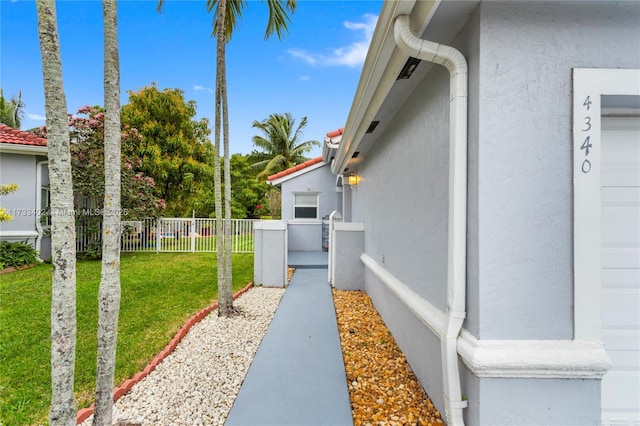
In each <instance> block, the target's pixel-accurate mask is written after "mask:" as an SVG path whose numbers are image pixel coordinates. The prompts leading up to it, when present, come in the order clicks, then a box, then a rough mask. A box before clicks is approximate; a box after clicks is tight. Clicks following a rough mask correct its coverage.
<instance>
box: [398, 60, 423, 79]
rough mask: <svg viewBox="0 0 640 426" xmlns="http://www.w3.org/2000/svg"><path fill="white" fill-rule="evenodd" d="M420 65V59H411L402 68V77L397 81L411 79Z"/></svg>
mask: <svg viewBox="0 0 640 426" xmlns="http://www.w3.org/2000/svg"><path fill="white" fill-rule="evenodd" d="M418 64H420V59H417V58H413V57H411V56H410V57H409V59H407V62H406V63H405V64H404V67H402V71H400V75H399V76H398V78H397V79H396V80H406V79H408V78H409V77H411V74H413V72H414V71H415V70H416V68H418Z"/></svg>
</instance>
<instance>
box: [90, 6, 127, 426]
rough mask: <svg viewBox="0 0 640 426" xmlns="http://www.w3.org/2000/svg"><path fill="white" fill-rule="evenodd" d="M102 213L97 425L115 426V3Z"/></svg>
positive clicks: (108, 16)
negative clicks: (113, 424) (113, 418)
mask: <svg viewBox="0 0 640 426" xmlns="http://www.w3.org/2000/svg"><path fill="white" fill-rule="evenodd" d="M102 10H103V19H104V106H105V124H104V171H105V173H104V176H105V181H104V211H103V222H102V274H101V276H100V289H99V292H98V369H97V377H96V402H95V411H94V417H93V424H94V425H105V426H106V425H109V426H110V425H111V420H112V415H113V381H114V372H115V364H116V346H117V339H118V315H119V312H120V231H121V229H120V207H121V206H120V180H121V171H120V168H121V163H122V161H121V156H120V149H121V132H120V63H119V57H118V23H117V3H116V0H103V2H102Z"/></svg>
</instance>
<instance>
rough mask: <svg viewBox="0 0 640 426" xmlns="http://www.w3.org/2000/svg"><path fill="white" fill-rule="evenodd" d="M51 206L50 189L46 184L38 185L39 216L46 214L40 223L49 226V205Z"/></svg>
mask: <svg viewBox="0 0 640 426" xmlns="http://www.w3.org/2000/svg"><path fill="white" fill-rule="evenodd" d="M50 206H51V191H50V190H49V187H48V186H42V187H40V205H39V206H38V209H39V213H40V215H41V216H44V215H46V219H44V220H42V222H41V224H42V225H45V226H51V216H50V215H49V207H50Z"/></svg>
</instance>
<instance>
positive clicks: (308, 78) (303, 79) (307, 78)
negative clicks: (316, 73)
mask: <svg viewBox="0 0 640 426" xmlns="http://www.w3.org/2000/svg"><path fill="white" fill-rule="evenodd" d="M300 80H302V81H307V80H311V76H308V75H303V76H302V77H300Z"/></svg>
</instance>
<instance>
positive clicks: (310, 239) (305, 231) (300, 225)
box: [282, 164, 342, 251]
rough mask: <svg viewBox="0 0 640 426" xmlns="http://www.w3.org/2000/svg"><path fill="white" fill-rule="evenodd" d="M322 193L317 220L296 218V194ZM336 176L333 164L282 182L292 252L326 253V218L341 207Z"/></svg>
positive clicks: (283, 205)
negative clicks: (294, 202) (324, 238)
mask: <svg viewBox="0 0 640 426" xmlns="http://www.w3.org/2000/svg"><path fill="white" fill-rule="evenodd" d="M304 193H310V194H318V217H317V219H298V220H294V219H293V201H294V200H293V198H294V197H293V195H294V194H304ZM338 197H342V194H341V193H337V192H336V177H335V176H334V175H333V174H332V173H331V169H330V167H329V164H325V165H323V166H322V167H319V168H317V169H315V170H311V171H309V172H307V173H304V174H301V175H299V176H296V177H294V178H292V179H290V180H287V181H285V182H282V220H285V221H289V227H288V234H289V250H290V251H321V250H322V218H323V217H324V216H327V215H329V214H331V212H332V211H334V210H336V209H337V208H338Z"/></svg>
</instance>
